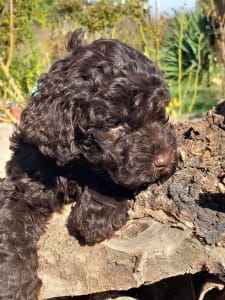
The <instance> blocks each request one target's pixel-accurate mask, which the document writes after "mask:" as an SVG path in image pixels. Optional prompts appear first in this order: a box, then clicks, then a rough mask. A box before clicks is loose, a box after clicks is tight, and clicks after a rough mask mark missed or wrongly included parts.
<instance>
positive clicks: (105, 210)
mask: <svg viewBox="0 0 225 300" xmlns="http://www.w3.org/2000/svg"><path fill="white" fill-rule="evenodd" d="M127 210H128V207H127V201H122V202H119V201H116V200H114V199H112V198H110V197H108V196H105V195H102V194H99V193H97V192H96V191H93V190H91V189H90V188H88V187H85V189H84V192H83V193H82V195H81V197H80V199H79V200H78V201H77V202H76V204H75V206H74V207H73V208H72V210H71V213H70V216H69V219H68V223H67V228H68V230H69V233H70V234H71V235H75V236H76V237H77V238H78V239H79V241H80V243H81V244H82V243H85V244H88V245H93V244H95V243H99V242H101V241H103V240H105V239H107V238H110V237H111V236H112V235H113V233H114V231H116V230H118V229H120V228H121V227H122V226H123V225H124V224H125V223H126V221H127V217H128V214H127Z"/></svg>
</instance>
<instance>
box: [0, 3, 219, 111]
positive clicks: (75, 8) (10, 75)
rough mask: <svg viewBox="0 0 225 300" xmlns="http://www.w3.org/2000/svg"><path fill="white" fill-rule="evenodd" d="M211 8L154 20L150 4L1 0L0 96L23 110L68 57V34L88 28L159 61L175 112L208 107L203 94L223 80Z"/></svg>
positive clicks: (89, 33) (95, 34)
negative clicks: (50, 70) (207, 18)
mask: <svg viewBox="0 0 225 300" xmlns="http://www.w3.org/2000/svg"><path fill="white" fill-rule="evenodd" d="M206 5H207V0H199V1H197V3H196V6H197V8H198V12H197V11H195V12H193V13H191V12H187V13H180V14H178V13H176V14H175V17H173V18H171V19H170V18H160V19H154V18H152V16H151V11H150V9H149V6H148V1H146V0H55V1H53V0H17V1H15V0H0V39H1V43H0V98H1V99H5V100H6V99H14V100H16V101H17V102H18V103H19V104H20V105H21V106H23V105H24V97H26V96H28V95H29V94H30V91H31V89H32V86H33V85H34V83H35V82H36V79H37V77H38V76H39V74H40V73H42V72H44V71H45V70H46V68H47V66H48V65H50V64H51V63H52V62H53V61H54V60H55V59H58V58H59V57H61V56H63V55H64V54H65V35H66V33H67V32H68V31H72V30H74V29H75V28H77V27H81V26H82V27H84V28H85V29H86V32H87V40H88V41H91V40H93V39H95V38H99V37H101V36H104V37H107V38H110V37H112V38H117V39H120V40H122V41H123V42H126V43H128V44H130V45H131V46H133V47H135V48H137V49H139V50H140V51H142V52H144V53H145V54H146V55H147V56H148V57H150V59H152V60H154V61H155V63H156V64H157V65H158V66H160V68H162V69H163V70H164V71H165V77H166V80H167V82H168V84H169V86H170V89H171V92H172V96H173V101H172V104H171V106H170V107H169V111H171V112H174V111H175V113H176V114H178V115H179V114H182V113H183V112H186V111H188V112H192V110H193V109H197V106H198V105H197V103H196V101H199V102H198V103H202V106H204V107H207V105H203V102H201V101H200V94H199V92H201V93H202V95H203V96H204V97H205V95H206V94H207V93H205V90H207V88H208V87H207V84H209V83H210V76H211V77H212V78H214V79H217V81H218V80H219V81H220V77H219V78H215V76H213V74H214V73H215V72H216V68H214V65H213V63H212V57H213V52H212V48H211V47H210V45H209V42H208V41H209V39H208V36H207V34H206V33H205V24H204V20H203V18H202V17H203V13H201V11H203V10H204V9H205V8H206ZM212 66H213V68H212ZM212 73H213V74H212ZM217 77H218V76H217ZM203 85H205V86H206V88H204V89H202V86H203ZM203 90H204V93H203ZM213 92H214V91H213ZM215 93H216V91H215ZM205 98H206V97H205ZM0 109H1V108H0Z"/></svg>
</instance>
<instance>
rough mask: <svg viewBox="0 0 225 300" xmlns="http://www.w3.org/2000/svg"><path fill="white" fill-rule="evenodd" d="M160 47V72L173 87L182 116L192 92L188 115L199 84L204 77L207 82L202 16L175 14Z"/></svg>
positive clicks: (206, 44)
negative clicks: (184, 104) (162, 72)
mask: <svg viewBox="0 0 225 300" xmlns="http://www.w3.org/2000/svg"><path fill="white" fill-rule="evenodd" d="M163 45H164V47H163V49H162V52H161V54H162V56H161V62H162V68H163V70H164V71H165V78H166V80H167V81H168V83H169V84H170V85H171V86H176V87H177V93H176V96H177V97H178V100H179V101H180V105H179V112H180V114H181V113H182V107H183V105H182V104H183V102H184V101H185V100H186V96H187V93H189V91H190V89H191V90H192V91H193V92H192V96H191V100H190V105H189V109H188V110H189V112H192V110H193V107H194V104H195V101H196V96H197V92H198V86H199V83H200V82H201V80H202V79H203V77H204V76H203V75H204V74H206V75H207V77H208V78H209V67H210V60H211V57H212V55H211V52H212V49H211V48H210V45H209V37H208V35H207V31H206V23H205V19H204V16H203V15H202V14H200V13H192V12H186V13H180V14H176V16H175V17H174V19H173V20H172V21H171V23H170V24H169V26H168V28H167V31H166V32H165V41H164V44H163Z"/></svg>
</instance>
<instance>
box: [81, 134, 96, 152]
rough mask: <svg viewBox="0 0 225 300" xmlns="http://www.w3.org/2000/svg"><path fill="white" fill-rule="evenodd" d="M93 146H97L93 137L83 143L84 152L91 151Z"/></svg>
mask: <svg viewBox="0 0 225 300" xmlns="http://www.w3.org/2000/svg"><path fill="white" fill-rule="evenodd" d="M93 144H95V142H94V140H93V137H91V136H89V137H87V138H86V139H85V140H83V141H82V147H83V149H84V150H89V149H90V148H91V146H92V145H93Z"/></svg>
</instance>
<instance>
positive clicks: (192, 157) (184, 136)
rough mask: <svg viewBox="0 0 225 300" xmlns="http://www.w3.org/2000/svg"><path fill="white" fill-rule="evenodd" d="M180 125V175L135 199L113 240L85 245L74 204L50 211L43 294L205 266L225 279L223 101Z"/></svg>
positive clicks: (129, 283)
mask: <svg viewBox="0 0 225 300" xmlns="http://www.w3.org/2000/svg"><path fill="white" fill-rule="evenodd" d="M175 129H176V132H177V139H178V144H179V153H180V159H179V166H178V170H177V172H176V174H174V175H173V176H172V177H171V178H170V180H169V181H167V182H166V183H164V184H161V185H157V184H154V185H152V186H150V187H149V188H148V189H147V190H146V191H144V192H142V193H140V194H139V195H138V196H137V197H136V200H135V202H132V201H131V208H130V220H129V221H128V223H127V224H126V225H125V226H124V227H123V228H122V230H120V231H118V232H116V233H115V235H114V237H113V238H112V239H110V240H108V241H104V242H102V243H100V244H98V245H96V246H92V247H89V246H80V245H79V243H78V241H77V240H76V239H75V238H73V237H71V236H69V234H68V232H67V229H66V226H65V224H66V219H67V216H68V214H69V212H70V206H66V207H65V208H64V211H63V212H62V213H61V214H59V213H55V214H54V215H53V217H52V218H51V220H50V222H49V224H48V226H47V229H46V234H45V235H44V236H42V238H41V240H40V241H39V244H38V247H39V250H38V253H39V262H40V266H39V276H40V277H41V279H42V281H43V287H42V298H43V299H49V298H53V297H63V296H78V295H88V294H94V293H99V292H105V291H120V290H128V289H130V288H135V287H139V286H141V285H145V284H152V283H155V282H158V281H160V280H162V279H166V278H170V277H173V276H178V275H183V274H186V273H190V274H194V273H197V272H200V271H203V270H205V271H207V272H209V273H211V274H214V275H216V277H217V278H218V280H220V284H222V285H223V282H225V249H224V247H225V163H224V162H225V131H224V130H225V102H222V103H220V104H219V105H218V106H217V107H215V108H213V109H212V110H211V111H210V112H209V113H208V114H207V116H206V117H205V118H203V119H201V120H199V121H196V122H187V123H179V124H176V125H175ZM207 291H208V290H207ZM204 293H206V291H204ZM199 295H200V294H199ZM201 295H203V292H202V294H201ZM201 295H200V296H199V297H201ZM223 295H224V294H223ZM203 298H204V295H203V296H202V298H201V299H203ZM160 299H163V298H160ZM185 299H186V298H185ZM196 299H197V298H196ZM199 299H200V298H199ZM218 299H219V298H218Z"/></svg>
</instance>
